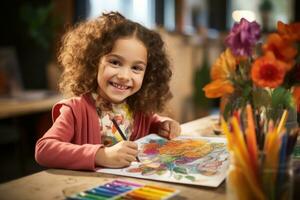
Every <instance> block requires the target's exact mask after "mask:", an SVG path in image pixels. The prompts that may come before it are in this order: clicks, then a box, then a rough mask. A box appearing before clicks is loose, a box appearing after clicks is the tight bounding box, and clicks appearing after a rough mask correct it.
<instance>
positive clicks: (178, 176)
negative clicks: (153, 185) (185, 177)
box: [174, 174, 182, 180]
mask: <svg viewBox="0 0 300 200" xmlns="http://www.w3.org/2000/svg"><path fill="white" fill-rule="evenodd" d="M174 178H175V179H176V180H180V179H182V175H181V174H174Z"/></svg>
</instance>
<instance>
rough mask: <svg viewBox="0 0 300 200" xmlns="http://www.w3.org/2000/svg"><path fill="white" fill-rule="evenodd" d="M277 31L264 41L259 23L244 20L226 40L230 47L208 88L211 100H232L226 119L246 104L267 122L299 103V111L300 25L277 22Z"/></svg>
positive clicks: (214, 70) (212, 74) (292, 108)
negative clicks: (220, 98)
mask: <svg viewBox="0 0 300 200" xmlns="http://www.w3.org/2000/svg"><path fill="white" fill-rule="evenodd" d="M277 28H278V31H277V32H275V33H270V34H268V35H265V36H264V37H261V31H260V25H259V24H258V23H256V22H255V21H253V22H249V21H247V20H246V19H241V21H240V22H239V23H235V24H234V26H233V28H232V29H231V31H230V33H229V35H228V36H227V38H226V39H225V43H226V46H227V48H226V50H225V51H224V52H223V53H222V54H221V55H220V56H219V58H218V59H217V60H216V62H215V63H214V65H213V66H212V68H211V78H212V82H211V83H209V84H207V85H206V86H205V87H204V88H203V90H204V92H205V95H206V97H208V98H219V97H222V98H223V99H224V98H225V99H227V104H226V105H225V107H224V111H223V116H224V118H225V119H227V118H228V117H229V116H231V115H232V113H233V111H234V110H237V109H242V110H245V107H246V105H247V104H250V105H252V107H253V110H254V113H255V114H256V116H260V117H261V116H264V117H262V118H264V119H268V120H270V119H272V120H275V121H276V120H278V118H279V117H280V116H281V114H282V112H283V110H284V109H288V110H295V109H296V105H298V112H300V88H299V86H297V85H298V84H299V83H300V54H299V51H300V23H293V24H284V23H282V22H278V24H277ZM263 41H264V42H263ZM280 111H281V112H280ZM265 124H267V123H265Z"/></svg>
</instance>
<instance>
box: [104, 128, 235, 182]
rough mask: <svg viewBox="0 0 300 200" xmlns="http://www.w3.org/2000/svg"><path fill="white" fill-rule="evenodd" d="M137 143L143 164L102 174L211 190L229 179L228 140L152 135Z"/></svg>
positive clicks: (135, 163)
mask: <svg viewBox="0 0 300 200" xmlns="http://www.w3.org/2000/svg"><path fill="white" fill-rule="evenodd" d="M137 143H138V145H139V151H140V153H139V159H140V160H141V162H139V163H137V162H134V163H132V164H131V166H129V167H127V168H123V169H99V170H98V172H103V173H111V174H118V175H124V176H131V177H138V178H145V179H153V180H160V181H168V182H176V183H183V184H193V185H203V186H210V187H217V186H218V185H219V184H220V183H221V182H222V181H223V180H224V179H225V176H226V170H227V168H228V165H229V160H228V158H229V154H228V152H227V150H226V143H225V139H224V138H209V137H191V136H180V137H177V138H176V139H173V140H166V139H164V138H162V137H160V136H158V135H156V134H151V135H148V136H146V137H144V138H141V139H139V140H137Z"/></svg>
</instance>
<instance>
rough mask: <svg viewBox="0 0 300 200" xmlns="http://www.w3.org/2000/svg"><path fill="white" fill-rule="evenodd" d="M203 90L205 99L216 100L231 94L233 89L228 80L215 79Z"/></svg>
mask: <svg viewBox="0 0 300 200" xmlns="http://www.w3.org/2000/svg"><path fill="white" fill-rule="evenodd" d="M203 90H204V92H205V96H206V97H207V98H218V97H222V96H224V95H226V94H232V93H233V91H234V87H233V85H232V83H231V82H230V81H229V80H226V79H217V80H215V81H212V82H211V83H209V84H207V85H205V86H204V88H203Z"/></svg>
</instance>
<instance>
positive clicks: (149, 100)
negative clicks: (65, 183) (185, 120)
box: [35, 12, 180, 170]
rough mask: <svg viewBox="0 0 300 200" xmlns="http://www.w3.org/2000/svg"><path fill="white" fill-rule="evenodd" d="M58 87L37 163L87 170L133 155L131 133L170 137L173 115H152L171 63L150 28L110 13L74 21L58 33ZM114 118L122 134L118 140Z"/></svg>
mask: <svg viewBox="0 0 300 200" xmlns="http://www.w3.org/2000/svg"><path fill="white" fill-rule="evenodd" d="M59 61H60V63H61V65H62V66H63V67H64V72H63V74H62V79H61V82H60V89H61V91H62V92H63V93H64V94H66V95H69V96H70V98H69V99H66V100H62V101H61V102H59V103H57V104H56V105H54V107H53V110H52V116H53V121H54V123H53V126H52V127H51V128H50V129H49V130H48V131H47V132H46V133H45V135H44V136H43V137H42V138H41V139H39V140H38V141H37V144H36V150H35V157H36V160H37V162H38V163H39V164H41V165H43V166H47V167H54V168H67V169H86V170H93V169H95V167H97V166H102V167H112V168H118V167H125V166H128V165H130V163H131V162H132V161H136V156H137V153H138V149H137V144H135V143H134V142H132V141H134V140H136V139H138V138H141V137H143V136H145V135H147V134H149V133H157V134H159V135H161V136H163V137H165V138H173V137H175V136H177V135H179V133H180V126H179V124H178V122H176V121H174V120H171V119H169V118H163V117H160V116H158V115H157V114H155V112H159V111H162V109H163V107H164V105H165V103H166V101H167V100H169V99H170V98H171V93H170V90H169V86H168V84H169V81H170V78H171V74H172V72H171V70H170V66H169V61H168V59H167V57H166V54H165V52H164V43H163V41H162V39H161V37H160V36H159V34H157V33H156V32H154V31H151V30H148V29H147V28H145V27H143V26H142V25H140V24H138V23H135V22H132V21H130V20H128V19H125V18H124V17H123V16H122V15H121V14H119V13H116V12H110V13H108V14H103V15H102V16H100V17H98V18H97V19H95V20H91V21H87V22H84V23H81V24H79V25H78V26H77V27H75V28H74V29H73V30H71V31H69V32H68V33H67V34H66V35H65V37H64V40H63V46H62V48H61V51H60V55H59ZM113 119H114V120H115V121H116V122H117V123H118V125H119V127H120V128H121V130H122V131H123V132H124V134H125V135H126V137H127V138H129V140H126V141H124V140H122V139H120V135H119V133H118V131H117V130H116V127H115V126H114V125H113V123H112V120H113Z"/></svg>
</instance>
